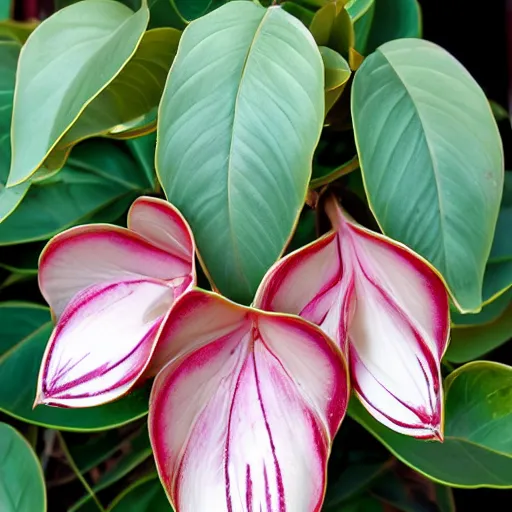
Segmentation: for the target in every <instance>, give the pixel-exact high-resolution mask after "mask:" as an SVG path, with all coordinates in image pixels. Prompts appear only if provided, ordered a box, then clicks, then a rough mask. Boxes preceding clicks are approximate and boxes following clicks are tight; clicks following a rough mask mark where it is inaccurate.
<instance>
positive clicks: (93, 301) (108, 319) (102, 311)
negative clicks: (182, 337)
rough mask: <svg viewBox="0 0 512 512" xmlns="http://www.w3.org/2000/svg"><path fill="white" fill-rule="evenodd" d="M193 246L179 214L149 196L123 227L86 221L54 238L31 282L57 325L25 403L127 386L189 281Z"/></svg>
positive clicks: (81, 397) (101, 399)
mask: <svg viewBox="0 0 512 512" xmlns="http://www.w3.org/2000/svg"><path fill="white" fill-rule="evenodd" d="M194 250H195V248H194V240H193V236H192V233H191V231H190V229H189V227H188V225H187V223H186V221H185V220H184V218H183V217H182V216H181V214H180V213H179V212H178V211H177V210H176V209H175V208H174V207H173V206H172V205H170V204H169V203H168V202H166V201H163V200H160V199H155V198H151V197H140V198H138V199H137V200H136V201H135V202H134V203H133V205H132V207H131V209H130V211H129V214H128V228H127V229H126V228H121V227H117V226H113V225H107V224H95V225H87V226H79V227H75V228H71V229H69V230H67V231H64V232H63V233H61V234H59V235H57V236H56V237H54V238H53V239H52V240H51V241H50V242H49V243H48V244H47V246H46V247H45V249H44V251H43V253H42V254H41V258H40V262H39V286H40V289H41V292H42V294H43V296H44V297H45V299H46V300H47V302H48V303H49V305H50V307H51V309H52V311H53V314H54V316H55V318H56V320H57V324H56V327H55V329H54V331H53V333H52V336H51V338H50V340H49V342H48V346H47V348H46V352H45V354H44V357H43V362H42V365H41V370H40V374H39V380H38V387H37V397H36V402H35V403H36V404H47V405H55V406H62V407H89V406H94V405H99V404H102V403H105V402H108V401H112V400H114V399H116V398H118V397H120V396H121V395H123V394H125V393H126V392H128V391H129V390H130V389H131V388H132V387H133V385H134V384H135V383H136V382H137V380H138V379H139V378H140V377H141V375H142V374H143V373H144V370H145V368H146V366H147V365H148V363H149V360H150V357H151V354H152V352H153V349H154V346H155V343H156V341H157V339H158V336H159V332H160V329H161V325H162V322H163V320H164V319H165V318H167V316H168V315H169V313H170V311H171V310H172V306H173V304H174V302H175V301H176V299H177V298H178V297H180V296H181V295H182V294H183V293H185V292H186V291H187V290H190V289H191V288H192V287H193V286H194V284H195V280H196V277H195V260H194Z"/></svg>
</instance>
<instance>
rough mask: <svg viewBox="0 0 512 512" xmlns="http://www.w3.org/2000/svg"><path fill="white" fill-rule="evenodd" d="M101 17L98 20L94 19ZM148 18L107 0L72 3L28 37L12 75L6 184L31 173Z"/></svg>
mask: <svg viewBox="0 0 512 512" xmlns="http://www.w3.org/2000/svg"><path fill="white" fill-rule="evenodd" d="M99 19H101V24H100V23H98V20H99ZM148 20H149V11H148V8H147V5H146V3H145V2H143V4H142V7H141V8H140V9H139V10H138V11H137V12H136V13H133V11H131V10H130V9H128V7H125V6H124V5H123V4H121V3H119V2H114V1H112V0H88V1H82V2H78V3H76V4H72V5H70V6H68V7H66V8H64V9H62V10H60V11H58V12H57V13H56V14H55V15H54V16H51V17H49V18H48V19H46V20H45V21H43V22H42V23H41V24H40V25H39V26H38V27H37V28H36V30H34V32H33V33H32V34H31V35H30V37H29V38H28V40H27V42H26V44H25V46H24V49H23V52H22V54H21V56H20V61H19V65H18V71H17V77H16V92H15V99H14V112H13V128H12V141H11V144H12V162H11V169H10V173H9V181H8V183H9V185H16V184H18V183H21V182H23V181H25V180H26V179H28V178H29V177H30V176H31V175H32V174H34V173H35V172H36V171H37V169H38V168H39V167H40V166H41V164H42V163H43V161H44V160H45V159H46V157H47V156H48V154H49V153H50V151H51V150H52V149H53V147H54V146H55V145H56V144H57V143H58V141H59V140H60V139H61V138H62V136H63V135H64V134H65V132H66V131H67V130H68V129H69V128H70V127H71V125H73V123H74V122H75V121H76V120H77V118H78V116H79V115H80V114H81V113H82V112H83V110H84V109H85V108H86V107H87V105H88V104H89V103H90V102H91V101H92V100H93V99H94V98H95V97H96V96H97V95H98V94H99V93H100V92H101V91H102V90H103V89H104V88H105V87H107V85H108V84H109V83H110V82H111V81H112V80H113V79H114V78H115V76H116V75H117V74H118V73H119V72H120V71H121V69H122V68H123V66H124V65H125V64H126V62H127V61H128V60H129V59H130V57H131V56H132V54H133V53H134V52H135V50H136V48H137V46H138V44H139V42H140V39H141V38H142V35H143V33H144V31H145V29H146V26H147V24H148Z"/></svg>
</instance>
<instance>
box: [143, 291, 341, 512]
mask: <svg viewBox="0 0 512 512" xmlns="http://www.w3.org/2000/svg"><path fill="white" fill-rule="evenodd" d="M168 361H170V363H169V364H167V366H165V367H164V369H163V370H161V371H160V373H158V375H157V377H156V379H155V382H154V385H153V389H152V392H151V399H150V408H149V431H150V437H151V443H152V446H153V452H154V455H155V460H156V465H157V468H158V472H159V475H160V479H161V481H162V483H163V485H164V488H165V489H166V492H167V494H168V497H169V500H170V502H171V503H172V505H173V507H174V509H175V510H176V512H197V511H202V510H214V511H215V512H230V511H233V510H245V511H251V510H253V511H256V510H258V511H259V510H266V511H270V510H290V511H294V512H318V511H320V508H321V504H322V501H323V495H324V491H325V482H326V466H327V459H328V456H329V453H330V449H331V444H332V439H333V437H334V435H335V433H336V431H337V430H338V427H339V425H340V423H341V420H342V419H343V416H344V415H345V411H346V408H347V402H348V395H349V386H348V380H347V379H348V372H347V369H346V365H345V360H344V358H343V355H342V354H341V352H340V351H339V350H338V349H337V347H336V346H335V345H334V343H333V342H332V340H330V338H328V337H327V336H326V335H325V334H324V333H323V332H322V331H321V329H319V328H318V327H316V326H315V325H313V324H311V323H309V322H306V321H305V320H303V319H301V318H299V317H296V316H290V315H282V314H276V313H268V312H264V311H258V310H255V309H252V308H248V307H244V306H239V305H238V304H234V303H233V302H230V301H228V300H227V299H224V298H222V297H221V296H220V295H217V294H215V293H210V292H205V291H202V290H193V291H191V292H189V293H188V294H186V295H184V296H183V297H181V298H180V299H179V300H178V301H177V303H176V305H175V307H174V310H173V312H172V314H171V315H170V316H169V317H168V319H167V320H166V322H165V326H164V328H163V330H162V335H161V337H160V340H159V342H158V346H157V348H156V350H155V353H154V358H153V362H152V365H154V368H156V369H158V368H160V367H161V366H162V364H164V363H165V362H168Z"/></svg>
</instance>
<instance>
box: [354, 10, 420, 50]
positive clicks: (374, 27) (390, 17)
mask: <svg viewBox="0 0 512 512" xmlns="http://www.w3.org/2000/svg"><path fill="white" fill-rule="evenodd" d="M374 6H375V8H374V12H373V16H372V23H371V27H370V30H369V33H368V39H367V41H366V46H365V49H364V52H363V53H364V54H365V55H369V54H370V53H372V52H374V51H375V50H376V49H377V48H378V47H379V46H380V45H381V44H384V43H387V42H388V41H393V40H394V39H404V38H409V37H421V33H422V27H421V10H420V4H419V3H418V2H417V0H374Z"/></svg>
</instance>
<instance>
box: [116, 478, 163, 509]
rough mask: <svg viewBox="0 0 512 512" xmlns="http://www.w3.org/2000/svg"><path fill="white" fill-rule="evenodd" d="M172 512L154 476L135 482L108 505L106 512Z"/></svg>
mask: <svg viewBox="0 0 512 512" xmlns="http://www.w3.org/2000/svg"><path fill="white" fill-rule="evenodd" d="M155 511H158V512H172V511H173V509H172V507H171V505H170V504H169V501H168V499H167V496H166V495H165V491H164V489H163V487H162V484H161V483H160V481H159V480H158V476H157V475H156V474H154V475H151V476H148V477H146V478H143V479H141V480H139V481H138V482H135V483H134V484H133V485H131V486H130V487H128V488H127V489H125V490H124V491H123V492H122V493H121V494H120V495H119V496H118V497H117V498H116V499H115V500H114V501H113V502H112V504H111V505H110V507H109V508H108V512H155Z"/></svg>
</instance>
